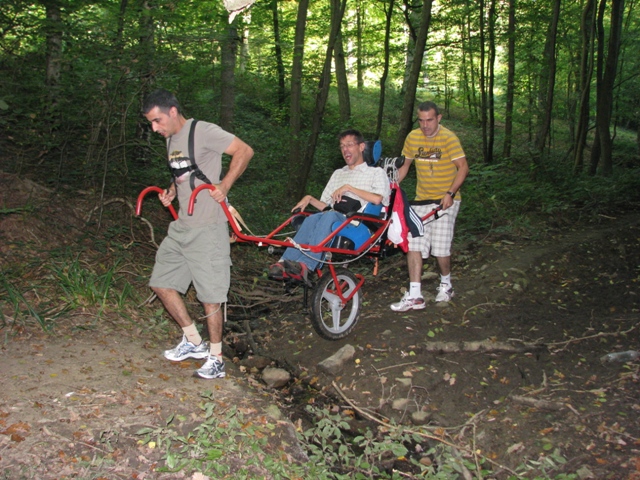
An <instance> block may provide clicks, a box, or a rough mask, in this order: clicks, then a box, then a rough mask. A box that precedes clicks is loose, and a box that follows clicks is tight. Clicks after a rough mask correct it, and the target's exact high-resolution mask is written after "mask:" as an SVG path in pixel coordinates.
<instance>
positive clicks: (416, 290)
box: [409, 282, 422, 298]
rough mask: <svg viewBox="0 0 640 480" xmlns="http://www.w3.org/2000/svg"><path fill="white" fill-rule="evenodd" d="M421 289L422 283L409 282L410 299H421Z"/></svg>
mask: <svg viewBox="0 0 640 480" xmlns="http://www.w3.org/2000/svg"><path fill="white" fill-rule="evenodd" d="M421 287H422V284H421V283H420V282H409V298H420V297H421V296H422V290H421Z"/></svg>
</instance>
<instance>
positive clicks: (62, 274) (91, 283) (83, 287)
mask: <svg viewBox="0 0 640 480" xmlns="http://www.w3.org/2000/svg"><path fill="white" fill-rule="evenodd" d="M69 255H70V253H69V252H67V254H66V256H63V257H62V258H61V259H57V260H52V262H51V263H50V264H48V265H47V267H48V269H49V270H50V271H51V273H52V274H53V280H54V281H55V283H56V285H57V286H58V287H59V288H60V289H61V290H62V294H61V296H60V300H62V301H63V302H65V303H66V304H67V306H68V308H77V307H85V308H93V307H97V308H98V317H99V316H100V315H102V313H103V312H104V311H105V309H107V308H109V307H111V308H114V309H117V310H118V309H123V308H125V307H126V306H127V305H128V304H129V302H130V300H131V299H132V298H133V296H134V288H133V286H132V285H131V284H130V283H129V282H127V281H126V280H125V279H124V278H123V277H122V276H120V275H119V269H120V264H121V260H120V259H116V260H115V261H114V262H113V263H112V264H105V265H97V266H92V265H89V264H87V263H85V262H82V261H81V260H80V255H76V256H75V258H72V259H70V258H68V256H69ZM96 270H97V271H96Z"/></svg>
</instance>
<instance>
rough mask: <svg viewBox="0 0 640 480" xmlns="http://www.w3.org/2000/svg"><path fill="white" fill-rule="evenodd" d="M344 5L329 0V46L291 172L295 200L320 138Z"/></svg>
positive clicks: (303, 186)
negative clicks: (302, 147) (301, 148)
mask: <svg viewBox="0 0 640 480" xmlns="http://www.w3.org/2000/svg"><path fill="white" fill-rule="evenodd" d="M346 4H347V0H331V31H330V33H329V40H328V43H329V44H328V46H327V52H326V54H325V59H324V67H323V69H322V75H321V76H320V82H319V84H318V91H317V93H316V106H315V109H314V112H313V116H312V123H311V134H310V136H309V141H308V142H307V149H306V151H305V154H304V157H303V159H302V161H301V162H299V165H298V168H297V169H296V170H295V171H293V172H292V173H293V175H292V176H293V177H295V183H294V185H293V190H292V191H293V193H294V195H295V198H300V197H301V196H302V195H303V194H304V192H305V190H306V188H307V181H308V179H309V172H311V165H312V164H313V157H314V155H315V152H316V146H317V144H318V138H319V137H320V130H321V129H322V117H323V115H324V109H325V106H326V104H327V98H328V97H329V87H330V86H331V58H332V56H333V50H334V48H335V45H336V39H337V38H338V34H339V32H340V24H341V23H342V17H343V15H344V9H345V6H346Z"/></svg>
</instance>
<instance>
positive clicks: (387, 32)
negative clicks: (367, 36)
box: [376, 0, 395, 138]
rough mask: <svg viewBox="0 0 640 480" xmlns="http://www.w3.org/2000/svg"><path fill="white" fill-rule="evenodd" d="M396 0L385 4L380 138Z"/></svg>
mask: <svg viewBox="0 0 640 480" xmlns="http://www.w3.org/2000/svg"><path fill="white" fill-rule="evenodd" d="M394 4H395V0H389V3H388V4H387V3H386V2H385V4H384V13H385V18H386V21H385V28H384V67H383V70H382V76H381V77H380V100H379V102H378V119H377V122H376V138H380V132H382V118H383V114H384V102H385V97H386V89H387V77H388V76H389V56H390V55H391V53H390V51H389V42H390V37H391V18H392V16H393V7H394Z"/></svg>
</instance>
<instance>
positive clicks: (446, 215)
mask: <svg viewBox="0 0 640 480" xmlns="http://www.w3.org/2000/svg"><path fill="white" fill-rule="evenodd" d="M460 203H461V202H460V201H459V200H454V202H453V205H451V206H450V207H449V208H447V209H446V210H443V211H441V212H438V213H437V214H436V215H438V219H437V220H436V218H435V217H436V215H433V216H431V217H429V218H428V219H427V220H425V224H424V236H422V237H417V238H413V237H412V236H411V234H409V251H410V252H421V253H422V258H429V255H430V254H431V255H433V256H434V257H450V256H451V243H452V242H453V230H454V227H455V225H456V217H457V216H458V211H459V210H460ZM437 206H438V205H437V204H435V203H434V204H431V205H412V208H413V209H414V210H415V211H416V213H417V214H418V215H420V216H421V217H424V216H425V215H426V214H427V213H429V212H431V211H432V210H433V209H435V208H436V207H437Z"/></svg>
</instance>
